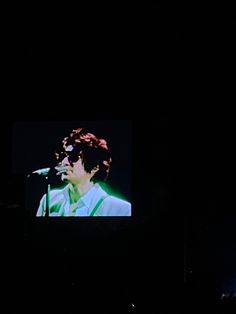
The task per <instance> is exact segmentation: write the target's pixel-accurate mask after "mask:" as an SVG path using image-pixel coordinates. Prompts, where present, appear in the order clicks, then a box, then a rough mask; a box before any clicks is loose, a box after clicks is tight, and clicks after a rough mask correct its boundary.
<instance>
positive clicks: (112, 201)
mask: <svg viewBox="0 0 236 314" xmlns="http://www.w3.org/2000/svg"><path fill="white" fill-rule="evenodd" d="M103 209H104V211H105V213H106V214H107V216H131V203H130V202H128V201H126V200H123V199H120V198H118V197H116V196H112V195H107V197H106V198H105V199H104V204H103Z"/></svg>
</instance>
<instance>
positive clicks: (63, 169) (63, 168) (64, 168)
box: [27, 166, 68, 177]
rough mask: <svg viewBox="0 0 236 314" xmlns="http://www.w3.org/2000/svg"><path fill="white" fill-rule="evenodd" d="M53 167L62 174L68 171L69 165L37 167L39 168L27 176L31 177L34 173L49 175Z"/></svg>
mask: <svg viewBox="0 0 236 314" xmlns="http://www.w3.org/2000/svg"><path fill="white" fill-rule="evenodd" d="M52 169H55V170H56V171H57V173H56V175H61V174H63V173H66V172H67V170H68V167H67V166H56V167H53V168H50V167H49V168H41V169H37V170H35V171H33V172H32V173H31V174H29V175H28V176H27V177H30V176H31V175H32V174H37V175H39V176H47V175H48V174H49V172H50V171H51V170H52Z"/></svg>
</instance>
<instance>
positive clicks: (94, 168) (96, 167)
mask: <svg viewBox="0 0 236 314" xmlns="http://www.w3.org/2000/svg"><path fill="white" fill-rule="evenodd" d="M98 170H99V165H97V166H95V167H93V169H92V173H93V174H95V173H96V172H97V171H98Z"/></svg>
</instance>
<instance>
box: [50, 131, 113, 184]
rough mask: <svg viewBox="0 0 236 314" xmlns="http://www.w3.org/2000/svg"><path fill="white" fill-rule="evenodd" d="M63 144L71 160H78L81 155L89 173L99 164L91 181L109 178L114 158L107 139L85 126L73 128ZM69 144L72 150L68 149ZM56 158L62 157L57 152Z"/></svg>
mask: <svg viewBox="0 0 236 314" xmlns="http://www.w3.org/2000/svg"><path fill="white" fill-rule="evenodd" d="M62 145H63V149H64V153H66V155H68V156H69V159H70V161H72V162H76V161H77V160H78V158H79V157H81V159H82V164H83V166H84V169H85V171H87V172H88V173H91V171H92V170H93V169H94V168H95V167H97V166H99V169H98V171H97V172H96V173H95V174H94V176H93V177H92V178H91V181H93V182H98V181H105V180H106V179H107V177H108V174H109V171H110V165H111V161H112V159H111V151H110V148H109V147H108V144H107V141H106V140H104V139H102V138H97V137H96V136H95V135H94V134H93V133H89V132H88V131H87V130H86V129H85V128H78V129H75V130H72V132H71V133H70V135H69V136H68V137H65V138H64V139H63V141H62ZM69 146H72V147H71V151H68V150H67V149H68V147H69ZM56 158H57V159H61V158H60V156H59V154H57V153H56Z"/></svg>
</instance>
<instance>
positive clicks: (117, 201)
mask: <svg viewBox="0 0 236 314" xmlns="http://www.w3.org/2000/svg"><path fill="white" fill-rule="evenodd" d="M105 202H107V203H108V202H109V203H112V204H114V205H119V206H131V204H130V202H128V201H126V200H123V199H121V198H118V197H116V196H113V195H107V196H106V197H105V200H104V203H105Z"/></svg>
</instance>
